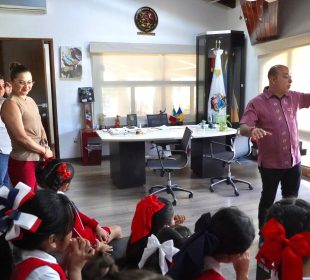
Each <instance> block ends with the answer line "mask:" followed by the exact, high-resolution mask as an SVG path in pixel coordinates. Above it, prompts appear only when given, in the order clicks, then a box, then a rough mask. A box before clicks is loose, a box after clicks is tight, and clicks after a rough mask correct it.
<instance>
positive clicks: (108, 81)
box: [92, 53, 196, 121]
mask: <svg viewBox="0 0 310 280" xmlns="http://www.w3.org/2000/svg"><path fill="white" fill-rule="evenodd" d="M92 62H93V73H94V74H93V83H94V91H95V100H96V102H95V109H94V110H95V114H100V113H103V114H105V115H106V117H107V118H108V117H113V118H115V116H116V115H120V116H122V117H126V115H127V114H137V115H138V116H146V114H157V113H159V111H160V110H161V111H163V110H166V112H167V114H168V115H169V114H172V111H173V108H175V110H178V108H179V107H181V110H182V112H183V113H184V114H185V120H186V121H194V120H195V102H196V98H195V94H196V90H195V87H196V55H195V54H194V53H193V54H152V53H150V54H148V53H142V54H138V53H134V54H128V53H102V54H99V55H98V54H95V55H93V56H92Z"/></svg>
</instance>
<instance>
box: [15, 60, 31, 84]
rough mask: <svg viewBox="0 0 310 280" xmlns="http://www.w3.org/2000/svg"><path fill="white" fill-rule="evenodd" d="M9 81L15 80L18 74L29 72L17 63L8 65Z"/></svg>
mask: <svg viewBox="0 0 310 280" xmlns="http://www.w3.org/2000/svg"><path fill="white" fill-rule="evenodd" d="M10 71H11V75H10V77H11V81H13V80H14V79H16V78H17V76H18V75H19V74H20V73H25V72H30V70H29V69H28V68H27V67H26V66H24V65H22V64H21V63H19V62H16V61H15V62H12V63H10Z"/></svg>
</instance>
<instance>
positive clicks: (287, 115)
mask: <svg viewBox="0 0 310 280" xmlns="http://www.w3.org/2000/svg"><path fill="white" fill-rule="evenodd" d="M268 79H269V86H268V87H266V88H265V89H264V92H263V93H262V94H260V95H258V96H256V97H255V98H253V99H252V100H251V101H250V102H249V103H248V105H247V107H246V110H245V112H244V114H243V116H242V118H241V121H240V133H241V134H242V135H245V136H248V137H253V138H255V139H256V141H257V145H258V169H259V171H260V174H261V178H262V193H261V198H260V202H259V208H258V221H259V229H260V230H261V228H262V227H263V225H264V223H265V217H266V212H267V210H268V208H269V207H270V206H271V205H272V204H273V203H274V200H275V197H276V193H277V189H278V185H279V183H280V182H281V191H282V197H289V196H294V197H297V196H298V190H299V186H300V179H301V168H300V160H301V158H300V151H299V136H298V127H297V119H296V114H297V110H298V109H302V108H307V107H309V106H310V94H305V93H301V92H296V91H291V90H289V89H290V87H291V83H292V77H291V75H290V73H289V69H288V67H286V66H284V65H275V66H273V67H271V68H270V70H269V72H268Z"/></svg>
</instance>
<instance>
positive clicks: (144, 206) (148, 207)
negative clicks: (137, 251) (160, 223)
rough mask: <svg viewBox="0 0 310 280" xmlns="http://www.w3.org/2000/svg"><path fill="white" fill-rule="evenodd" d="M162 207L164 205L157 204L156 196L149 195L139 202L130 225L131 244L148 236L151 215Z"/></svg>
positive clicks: (150, 226)
mask: <svg viewBox="0 0 310 280" xmlns="http://www.w3.org/2000/svg"><path fill="white" fill-rule="evenodd" d="M164 207H165V203H162V202H159V201H158V198H157V196H156V195H149V196H147V197H145V198H143V199H142V200H140V202H139V203H138V204H137V207H136V212H135V214H134V217H133V219H132V223H131V239H130V243H131V244H133V243H135V242H137V241H138V240H140V239H141V238H143V237H145V236H147V235H148V234H149V232H150V230H151V228H152V218H153V215H154V214H155V213H157V212H158V211H160V210H161V209H162V208H164Z"/></svg>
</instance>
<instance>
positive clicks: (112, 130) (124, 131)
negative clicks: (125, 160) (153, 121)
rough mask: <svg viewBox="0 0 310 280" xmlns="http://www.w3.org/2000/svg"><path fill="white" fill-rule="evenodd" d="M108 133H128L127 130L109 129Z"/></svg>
mask: <svg viewBox="0 0 310 280" xmlns="http://www.w3.org/2000/svg"><path fill="white" fill-rule="evenodd" d="M108 132H109V133H110V134H111V135H122V134H127V133H128V132H127V129H126V128H109V129H108Z"/></svg>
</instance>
